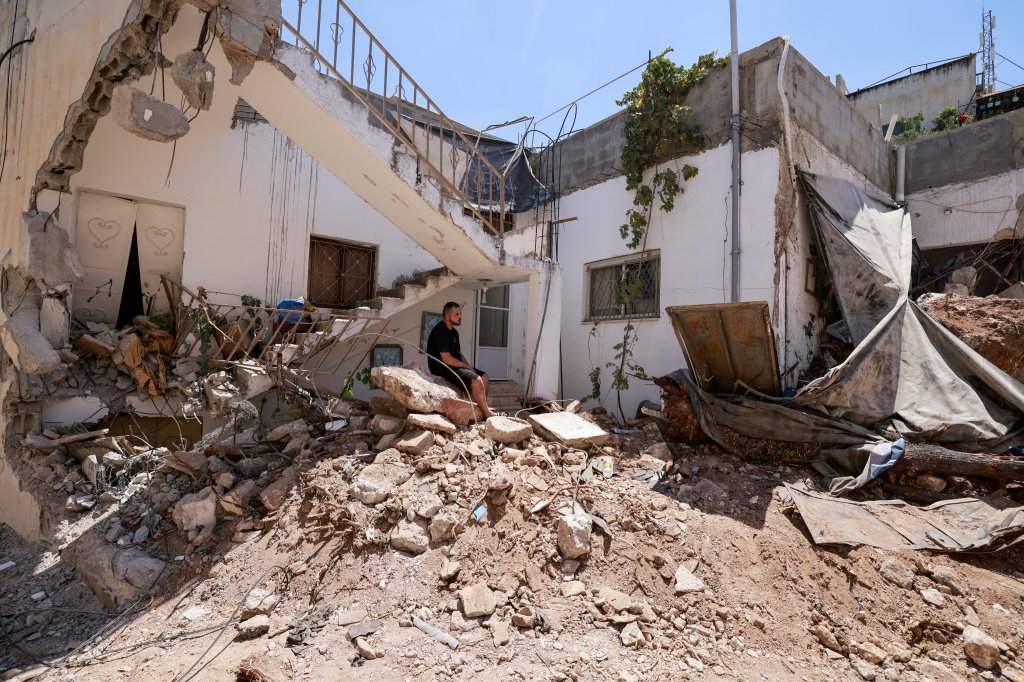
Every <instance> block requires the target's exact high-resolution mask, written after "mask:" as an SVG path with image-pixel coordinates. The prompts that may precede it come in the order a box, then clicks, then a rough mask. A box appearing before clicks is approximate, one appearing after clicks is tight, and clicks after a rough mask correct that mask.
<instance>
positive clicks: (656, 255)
mask: <svg viewBox="0 0 1024 682" xmlns="http://www.w3.org/2000/svg"><path fill="white" fill-rule="evenodd" d="M641 261H657V268H658V277H657V281H656V282H655V291H654V298H655V305H654V311H655V312H654V313H650V314H641V315H633V316H632V319H634V320H657V319H658V318H660V317H661V250H660V249H652V250H650V251H645V252H643V253H631V254H628V255H625V256H616V257H615V258H606V259H604V260H598V261H591V262H590V263H586V264H585V265H584V275H583V277H584V282H583V291H584V296H583V322H584V323H594V322H616V321H622V320H625V319H628V316H627V315H626V311H625V310H624V309H623V310H622V311H621V313H622V314H621V315H617V316H615V317H592V316H591V314H590V288H591V282H592V280H593V277H592V273H593V271H595V270H602V269H604V268H610V267H615V266H620V267H621V266H625V265H629V264H632V263H639V262H641Z"/></svg>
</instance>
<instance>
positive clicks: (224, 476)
mask: <svg viewBox="0 0 1024 682" xmlns="http://www.w3.org/2000/svg"><path fill="white" fill-rule="evenodd" d="M237 480H238V479H237V477H236V476H235V475H234V474H233V473H231V472H230V471H222V472H221V473H219V474H217V475H216V476H214V477H213V482H214V483H216V484H217V486H218V487H220V488H223V489H224V490H230V489H231V486H233V485H234V484H235V482H236V481H237Z"/></svg>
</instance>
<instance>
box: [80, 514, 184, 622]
mask: <svg viewBox="0 0 1024 682" xmlns="http://www.w3.org/2000/svg"><path fill="white" fill-rule="evenodd" d="M60 558H61V560H62V561H64V562H65V563H67V564H68V565H70V566H73V567H74V568H75V570H76V571H77V572H78V574H79V576H81V577H82V579H84V580H85V582H86V584H87V585H89V587H90V588H92V591H93V592H95V593H96V596H97V597H99V600H100V601H101V602H102V603H103V605H104V606H105V607H106V608H107V609H108V610H111V611H113V610H117V609H120V608H121V607H123V606H124V605H125V604H128V603H129V602H131V601H133V600H134V599H136V598H138V596H139V595H140V594H141V593H143V592H144V591H146V590H148V589H150V588H151V587H152V586H153V583H155V582H156V579H157V578H158V577H159V576H160V574H161V573H162V572H163V570H164V568H165V567H166V563H165V562H163V561H161V560H160V559H154V558H153V557H151V556H149V555H148V554H146V553H145V552H143V551H142V550H140V549H137V548H134V547H127V548H124V549H119V548H118V547H115V546H114V545H110V544H107V542H106V541H105V540H104V539H103V538H101V537H98V536H94V535H92V534H90V533H86V534H85V535H83V536H81V537H80V538H78V539H77V540H75V541H74V542H72V543H71V544H70V545H68V546H67V547H66V548H64V549H63V550H61V553H60Z"/></svg>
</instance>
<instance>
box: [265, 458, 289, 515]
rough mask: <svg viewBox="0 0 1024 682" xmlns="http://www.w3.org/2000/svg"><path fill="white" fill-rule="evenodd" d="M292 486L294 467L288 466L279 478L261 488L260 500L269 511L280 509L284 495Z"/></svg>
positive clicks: (285, 495) (286, 494)
mask: <svg viewBox="0 0 1024 682" xmlns="http://www.w3.org/2000/svg"><path fill="white" fill-rule="evenodd" d="M293 487H295V468H294V467H288V468H287V469H285V470H284V473H282V474H281V477H280V478H279V479H277V480H276V481H274V482H273V483H271V484H270V485H268V486H267V487H266V488H264V489H263V492H261V493H260V502H262V503H263V506H264V507H266V508H267V509H268V510H270V511H275V510H277V509H280V508H281V505H282V504H284V499H285V497H287V496H288V493H289V492H290V491H291V489H292V488H293Z"/></svg>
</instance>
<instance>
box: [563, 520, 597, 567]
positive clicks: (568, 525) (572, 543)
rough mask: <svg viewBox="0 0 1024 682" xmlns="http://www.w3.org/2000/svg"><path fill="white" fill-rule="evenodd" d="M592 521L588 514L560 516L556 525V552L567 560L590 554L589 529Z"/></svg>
mask: <svg viewBox="0 0 1024 682" xmlns="http://www.w3.org/2000/svg"><path fill="white" fill-rule="evenodd" d="M592 525H593V521H591V519H590V515H589V514H583V513H579V512H576V513H573V514H569V515H567V516H561V517H559V519H558V523H557V525H556V541H557V544H558V551H559V552H561V553H562V556H563V557H565V558H567V559H579V558H580V557H584V556H586V555H588V554H590V528H591V526H592Z"/></svg>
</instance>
